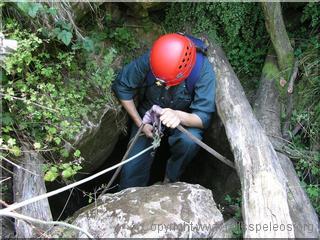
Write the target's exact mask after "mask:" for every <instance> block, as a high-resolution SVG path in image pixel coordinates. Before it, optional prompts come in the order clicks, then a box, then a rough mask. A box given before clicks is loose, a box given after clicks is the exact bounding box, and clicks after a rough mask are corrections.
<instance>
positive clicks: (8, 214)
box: [0, 212, 94, 239]
mask: <svg viewBox="0 0 320 240" xmlns="http://www.w3.org/2000/svg"><path fill="white" fill-rule="evenodd" d="M0 216H6V217H12V218H17V219H22V220H25V221H29V222H33V223H38V224H43V225H60V226H63V227H68V228H72V229H74V230H78V231H79V232H82V233H84V234H85V235H87V236H88V237H89V238H91V239H93V238H94V237H93V236H92V235H91V234H90V233H88V232H87V231H86V230H84V229H82V228H80V227H77V226H75V225H72V224H69V223H66V222H59V221H43V220H40V219H36V218H32V217H28V216H25V215H22V214H20V213H13V212H5V213H0Z"/></svg>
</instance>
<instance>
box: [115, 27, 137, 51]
mask: <svg viewBox="0 0 320 240" xmlns="http://www.w3.org/2000/svg"><path fill="white" fill-rule="evenodd" d="M109 37H110V39H111V40H114V41H115V45H116V46H117V47H118V48H119V49H123V50H124V51H127V50H133V49H136V48H137V47H138V43H137V42H136V40H135V37H134V35H133V32H132V31H131V30H130V29H129V28H126V27H117V28H115V29H114V30H112V31H110V33H109Z"/></svg>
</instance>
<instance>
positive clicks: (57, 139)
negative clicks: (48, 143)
mask: <svg viewBox="0 0 320 240" xmlns="http://www.w3.org/2000/svg"><path fill="white" fill-rule="evenodd" d="M54 141H55V143H56V144H57V145H59V144H60V143H61V139H60V138H58V137H55V138H54Z"/></svg>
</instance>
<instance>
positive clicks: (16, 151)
mask: <svg viewBox="0 0 320 240" xmlns="http://www.w3.org/2000/svg"><path fill="white" fill-rule="evenodd" d="M9 151H10V153H12V154H13V155H15V156H16V157H19V156H20V155H21V150H20V148H19V147H17V146H13V147H12V148H10V149H9Z"/></svg>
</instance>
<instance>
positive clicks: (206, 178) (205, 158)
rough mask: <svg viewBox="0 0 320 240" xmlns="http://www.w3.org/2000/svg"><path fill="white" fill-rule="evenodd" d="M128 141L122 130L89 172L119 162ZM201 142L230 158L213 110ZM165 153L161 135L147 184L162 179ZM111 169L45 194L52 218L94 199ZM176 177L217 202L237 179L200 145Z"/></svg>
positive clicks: (236, 188)
mask: <svg viewBox="0 0 320 240" xmlns="http://www.w3.org/2000/svg"><path fill="white" fill-rule="evenodd" d="M128 141H129V137H128V135H125V134H122V135H121V136H120V138H119V140H118V142H117V144H116V146H115V148H114V150H113V152H112V154H111V155H110V157H108V159H106V161H105V163H104V164H103V165H102V166H101V167H100V168H99V169H97V170H96V171H95V172H93V173H92V174H94V173H96V172H99V171H101V170H103V169H106V168H108V167H111V166H113V165H114V164H116V163H119V162H120V161H121V159H122V157H123V155H124V153H125V152H126V149H127V144H128ZM204 142H206V143H207V144H208V145H210V146H212V147H213V148H214V149H215V150H216V151H218V152H219V153H221V154H222V155H224V156H226V157H227V158H229V159H231V160H232V159H233V154H232V152H231V150H230V146H229V143H228V140H227V137H226V134H225V130H224V127H223V125H222V123H221V121H220V119H219V118H218V117H217V114H215V117H214V119H213V124H212V125H211V127H210V128H209V129H207V130H206V133H205V135H204ZM169 157H170V151H169V145H168V141H167V137H163V139H162V140H161V146H160V147H159V148H158V149H157V151H156V153H155V158H154V161H153V164H152V167H151V171H150V179H149V185H152V184H155V183H157V182H161V181H163V179H164V175H165V168H166V163H167V159H168V158H169ZM114 171H115V170H114ZM114 171H112V172H109V173H107V174H105V175H102V176H100V177H98V178H96V179H94V180H93V181H90V182H88V183H85V184H83V185H80V186H79V187H78V188H76V189H74V190H73V191H72V192H71V191H67V192H64V193H62V194H59V195H56V196H53V197H51V198H49V202H50V206H51V211H52V214H53V217H54V219H58V218H59V219H60V220H61V219H65V218H67V217H70V216H71V215H72V214H73V213H74V212H75V211H77V210H78V209H80V208H82V207H84V206H86V205H88V204H89V203H90V202H91V201H94V199H95V198H96V197H98V195H99V194H100V193H101V191H102V190H103V187H102V185H103V184H105V185H106V184H107V183H108V182H109V181H110V179H111V177H112V175H113V173H114ZM86 176H87V175H86ZM180 181H183V182H187V183H191V184H200V185H202V186H203V187H205V188H208V189H210V190H212V194H213V198H214V200H215V201H216V203H217V204H220V205H224V204H225V202H224V198H225V196H226V195H227V194H228V195H231V196H235V195H236V194H237V192H238V191H239V189H240V181H239V178H238V176H237V174H236V172H235V171H234V170H233V169H232V168H230V167H229V166H227V165H225V164H224V163H222V162H220V161H219V160H218V159H216V158H215V157H213V156H212V155H210V154H209V153H208V152H206V151H205V150H203V149H200V151H199V152H198V154H197V155H196V157H195V158H194V159H193V160H192V161H191V162H190V164H189V165H188V166H187V168H186V169H185V171H184V173H183V174H182V176H181V178H180ZM118 182H119V176H118V178H117V179H116V181H115V182H114V184H113V186H112V187H111V189H109V190H108V192H107V193H115V192H117V191H118V189H117V186H118ZM47 188H48V191H50V190H53V189H55V188H57V183H54V184H48V185H47Z"/></svg>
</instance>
